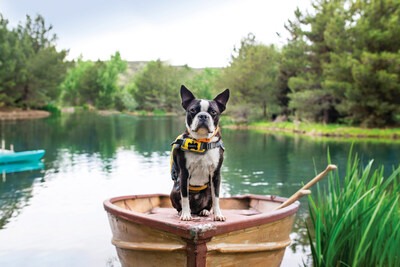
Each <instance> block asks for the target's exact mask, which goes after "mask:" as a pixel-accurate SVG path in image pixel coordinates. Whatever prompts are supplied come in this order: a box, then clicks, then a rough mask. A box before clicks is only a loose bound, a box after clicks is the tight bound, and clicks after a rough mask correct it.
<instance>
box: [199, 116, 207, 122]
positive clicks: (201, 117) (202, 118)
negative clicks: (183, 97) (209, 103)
mask: <svg viewBox="0 0 400 267" xmlns="http://www.w3.org/2000/svg"><path fill="white" fill-rule="evenodd" d="M199 120H201V121H205V120H207V115H199Z"/></svg>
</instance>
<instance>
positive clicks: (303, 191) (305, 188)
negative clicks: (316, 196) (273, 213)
mask: <svg viewBox="0 0 400 267" xmlns="http://www.w3.org/2000/svg"><path fill="white" fill-rule="evenodd" d="M336 168H337V167H336V165H333V164H331V165H328V167H326V169H325V170H324V171H323V172H321V173H320V174H318V175H317V176H315V178H314V179H312V180H311V181H309V182H308V183H307V184H306V185H305V186H303V187H302V188H301V189H300V190H299V191H297V192H296V193H294V194H293V195H292V196H291V197H290V198H289V199H288V200H286V201H285V202H283V203H282V204H281V205H280V206H279V207H277V208H275V209H274V210H279V209H281V208H284V207H287V206H289V205H290V204H292V203H293V202H295V201H296V200H298V199H300V198H301V197H303V196H306V195H309V194H310V193H311V191H310V190H309V189H310V188H311V186H313V185H314V184H315V183H316V182H318V181H319V180H321V179H322V177H324V176H325V175H327V174H328V173H329V172H330V171H333V170H336Z"/></svg>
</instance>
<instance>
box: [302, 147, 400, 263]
mask: <svg viewBox="0 0 400 267" xmlns="http://www.w3.org/2000/svg"><path fill="white" fill-rule="evenodd" d="M338 173H339V172H336V176H335V177H334V176H333V175H330V178H329V186H328V188H324V190H320V188H319V187H317V197H315V196H312V195H310V196H309V209H310V216H311V223H310V225H308V226H307V231H308V236H309V239H310V243H311V251H312V258H313V266H318V267H319V266H400V255H399V253H398V252H399V251H400V202H399V197H400V196H399V194H398V192H399V190H400V166H399V167H398V168H397V169H395V170H394V171H393V173H392V174H391V175H390V176H389V177H383V167H382V166H381V167H378V168H375V169H373V167H372V161H371V162H370V163H369V164H368V165H367V166H366V167H362V166H360V165H359V160H358V159H357V157H355V159H352V157H351V152H350V156H349V161H348V164H347V171H346V176H345V178H344V180H343V179H340V178H339V174H338Z"/></svg>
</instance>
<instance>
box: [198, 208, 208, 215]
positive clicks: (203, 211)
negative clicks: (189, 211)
mask: <svg viewBox="0 0 400 267" xmlns="http://www.w3.org/2000/svg"><path fill="white" fill-rule="evenodd" d="M199 215H200V216H209V215H210V211H209V210H205V209H204V210H202V211H200V213H199Z"/></svg>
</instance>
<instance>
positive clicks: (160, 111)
mask: <svg viewBox="0 0 400 267" xmlns="http://www.w3.org/2000/svg"><path fill="white" fill-rule="evenodd" d="M153 114H154V115H157V116H163V115H165V110H159V109H155V110H154V111H153Z"/></svg>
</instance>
